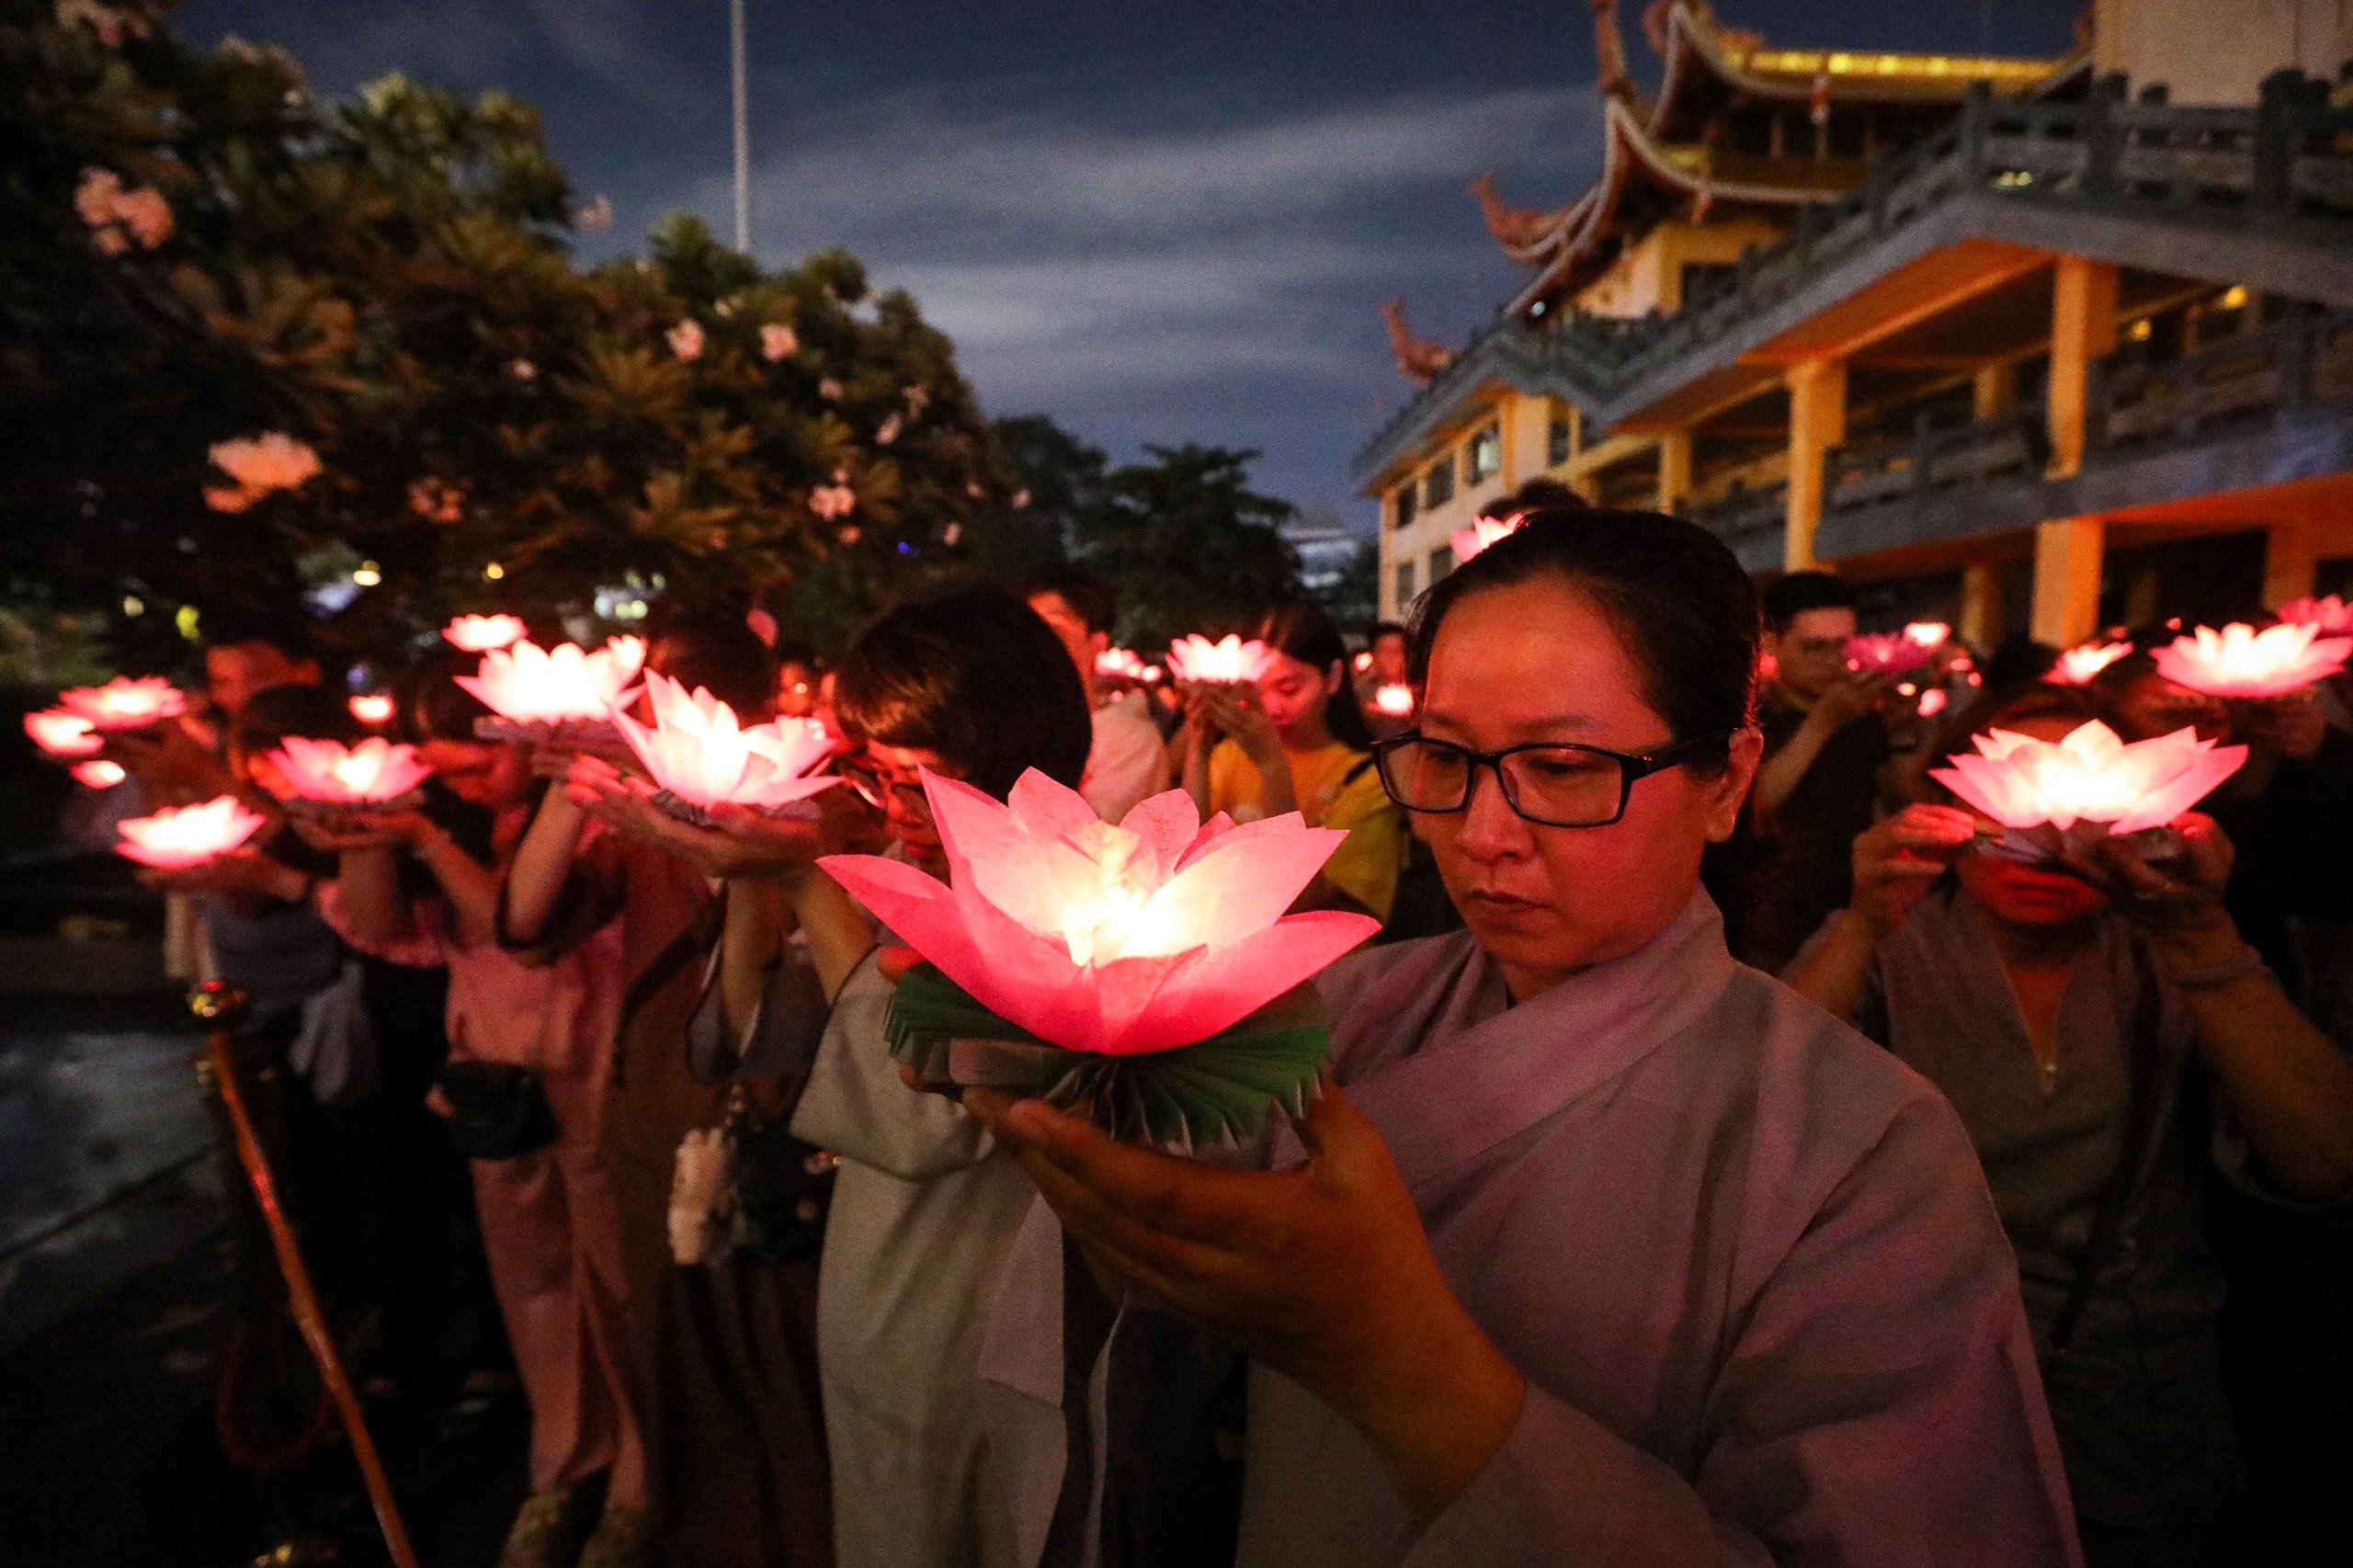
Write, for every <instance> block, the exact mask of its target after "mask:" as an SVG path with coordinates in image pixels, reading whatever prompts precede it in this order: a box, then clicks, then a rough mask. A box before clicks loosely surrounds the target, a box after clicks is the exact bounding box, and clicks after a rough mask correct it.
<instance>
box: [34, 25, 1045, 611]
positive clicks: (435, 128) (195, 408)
mask: <svg viewBox="0 0 2353 1568" xmlns="http://www.w3.org/2000/svg"><path fill="white" fill-rule="evenodd" d="M92 171H97V172H98V178H99V179H100V180H101V181H102V182H104V181H109V180H110V181H111V186H112V187H119V188H121V189H124V190H128V191H131V192H133V193H140V192H152V193H153V197H154V198H156V199H160V202H161V204H162V205H163V207H164V208H165V209H166V210H167V213H168V222H166V223H165V225H164V227H165V228H166V229H167V231H168V232H167V233H163V234H162V235H160V236H153V243H152V244H150V243H148V242H149V240H150V238H151V235H150V234H149V233H133V232H132V231H131V229H130V228H129V227H127V226H126V225H125V224H119V223H112V222H100V221H97V219H95V218H94V217H93V215H92V214H93V211H94V210H95V209H94V208H93V207H92V204H91V203H92V195H91V193H92V189H93V187H92V184H91V181H92V178H93V176H92ZM101 195H103V193H101ZM77 199H78V200H79V201H80V203H81V207H80V209H79V210H77ZM140 199H149V198H145V197H141V198H140ZM102 204H103V203H102V201H101V203H100V205H102ZM573 208H574V195H573V192H572V190H571V187H570V186H569V183H568V181H567V179H566V177H565V176H564V173H563V170H562V168H561V167H560V166H559V165H557V164H556V163H555V161H554V160H553V159H552V158H551V156H550V155H549V153H548V151H547V149H546V147H545V145H544V142H543V140H542V136H541V130H540V122H539V118H538V116H537V114H536V113H535V112H534V111H533V110H531V109H530V108H529V107H528V106H526V105H524V104H521V103H519V102H517V100H515V99H513V98H511V97H506V95H503V94H498V93H489V94H485V95H483V97H480V98H478V99H476V100H475V101H473V102H472V103H466V102H462V101H460V99H458V98H457V97H454V96H452V95H450V94H449V93H446V92H443V91H440V90H438V89H435V88H432V87H428V86H425V85H419V84H417V83H415V82H412V81H409V80H407V79H405V78H404V77H400V76H391V77H387V78H385V79H383V80H381V81H380V82H377V83H374V84H372V85H369V86H368V87H367V88H365V89H363V90H362V91H361V92H360V93H359V94H358V96H357V97H355V98H353V99H352V100H350V101H348V102H342V103H321V102H319V101H318V100H316V99H314V98H313V96H312V95H311V94H310V92H309V91H308V89H307V87H306V86H305V85H304V83H303V80H302V77H301V72H300V70H299V68H298V67H297V66H296V65H295V64H294V62H292V61H290V60H289V59H288V58H287V57H286V56H284V55H283V54H281V53H278V52H277V51H271V50H266V49H256V48H253V47H251V46H247V45H243V44H236V43H232V44H230V45H226V46H224V47H223V48H222V49H220V50H217V51H199V50H194V49H190V48H188V46H186V45H185V44H183V43H182V42H181V41H180V40H177V39H176V37H174V36H173V35H172V33H171V32H170V30H169V28H168V27H167V26H166V25H165V21H164V20H163V18H162V17H161V15H160V14H159V13H158V12H157V11H156V10H155V9H153V8H140V7H136V6H131V5H128V4H115V5H111V6H108V5H99V4H97V3H95V0H66V3H64V4H59V3H57V0H0V429H5V430H6V433H7V441H6V446H7V449H8V452H9V460H8V461H7V462H6V464H0V572H5V573H8V574H17V575H20V576H22V577H26V578H30V579H31V580H34V581H39V582H44V583H48V584H51V585H56V586H57V588H58V590H59V592H60V593H61V594H63V595H64V596H66V597H79V598H80V599H81V600H82V601H83V602H85V603H91V604H102V605H112V604H114V603H115V602H116V601H117V600H119V599H120V598H121V597H123V596H124V595H125V593H126V592H128V593H129V594H131V596H133V597H146V598H150V599H156V600H160V601H162V604H163V606H164V607H165V608H169V607H172V606H175V605H176V604H180V603H189V604H195V605H199V606H201V607H203V608H207V609H210V608H216V607H240V608H242V607H246V606H252V605H257V604H278V605H283V604H284V603H286V602H287V601H288V600H289V599H290V597H292V596H294V595H296V594H298V593H300V592H301V591H303V589H304V587H305V586H306V585H315V584H316V582H317V580H318V578H319V577H320V575H321V571H322V568H321V562H332V563H335V568H336V569H339V570H343V571H345V572H346V573H347V570H348V569H347V567H345V566H344V565H343V563H344V562H354V561H366V562H372V563H374V565H375V566H376V568H377V571H376V573H375V574H374V575H375V576H376V577H377V578H379V579H380V583H379V584H378V585H374V586H369V587H367V588H365V589H364V591H360V592H358V593H357V594H356V595H355V596H354V597H352V598H351V599H350V602H349V604H348V605H347V607H346V608H343V609H342V610H341V611H340V613H339V614H338V615H337V616H336V618H335V630H336V631H337V632H338V633H339V634H340V635H341V638H342V640H343V641H344V642H346V644H347V646H348V647H349V648H351V649H353V650H355V651H356V650H358V649H362V648H365V647H368V646H369V645H371V644H372V645H378V646H381V645H385V644H388V643H391V642H395V641H397V640H398V639H400V638H402V637H404V636H406V635H408V634H411V633H413V632H414V631H415V630H416V629H417V628H419V627H422V626H426V625H430V624H432V623H433V622H434V621H435V620H437V619H438V618H439V617H441V616H443V615H445V614H447V613H449V611H451V610H453V609H460V608H479V607H480V606H481V605H483V604H486V603H489V602H491V601H493V600H495V601H496V602H499V603H502V604H517V605H521V606H524V607H526V608H536V609H541V610H556V611H574V612H576V611H578V610H580V609H581V608H584V607H585V606H586V605H587V604H589V603H590V602H591V599H592V597H593V596H594V594H595V591H596V590H597V588H598V587H599V586H603V585H617V584H620V583H625V582H634V583H638V584H642V585H668V586H669V587H670V588H672V589H673V590H674V591H686V592H694V593H697V594H700V595H705V596H723V597H736V598H752V597H767V596H776V595H780V594H781V593H782V592H784V591H785V590H787V589H789V588H790V587H791V586H792V585H795V584H796V583H802V584H806V583H809V582H812V581H814V580H816V579H817V578H820V577H825V576H831V577H835V578H838V579H840V580H842V581H843V582H845V583H847V584H849V585H852V586H853V587H854V588H856V590H857V592H856V593H855V594H854V595H853V597H858V598H860V599H867V600H870V599H872V598H874V597H879V596H881V595H884V594H886V593H887V592H888V591H890V589H891V587H892V585H894V584H896V583H898V582H900V581H902V580H903V579H904V577H905V576H906V574H907V573H908V572H909V571H910V570H913V569H915V563H920V562H923V561H925V560H927V559H932V558H939V557H943V556H944V555H945V554H946V553H947V552H948V551H949V549H950V547H951V546H952V545H953V544H954V542H955V540H957V538H958V536H959V534H960V533H961V529H962V527H963V525H964V524H965V523H966V522H968V521H969V520H970V519H971V518H972V517H974V515H975V514H976V513H977V512H979V511H980V510H981V509H982V508H983V506H988V505H990V504H992V503H993V502H997V503H1001V502H1002V501H1003V500H1004V498H1005V497H1006V495H1007V494H1009V493H1010V486H1009V484H1008V483H1006V482H1003V481H1001V480H1000V479H999V477H998V469H997V467H996V465H995V461H994V460H993V458H992V455H991V451H990V447H989V442H988V436H987V431H986V429H985V427H984V426H983V422H982V419H981V415H980V413H979V409H978V407H977V404H976V403H975V401H974V399H973V397H972V392H971V389H970V388H969V387H968V386H967V385H966V383H965V382H964V381H963V380H962V378H961V375H960V374H959V372H958V370H957V369H956V365H955V361H954V357H953V351H952V348H951V346H950V345H949V342H948V340H947V339H946V338H945V337H944V336H943V335H940V334H939V333H938V332H937V331H936V330H934V329H933V328H932V327H930V326H929V325H928V324H926V323H925V321H924V320H923V318H922V315H921V313H920V312H919V311H918V310H917V308H916V306H915V302H914V301H912V300H911V299H909V298H908V297H907V296H905V295H904V293H896V292H894V293H890V294H885V295H879V296H878V295H877V294H875V293H874V292H873V291H872V290H870V285H869V283H868V280H867V278H866V276H865V273H864V271H863V269H862V268H861V267H859V265H858V262H857V261H856V260H855V259H854V258H853V257H851V256H847V255H845V254H842V253H839V252H824V253H821V254H819V255H816V256H811V257H809V258H807V259H806V260H804V261H803V262H801V264H800V265H798V266H795V267H788V268H784V269H780V270H775V271H769V270H764V269H763V268H761V267H759V266H758V265H757V264H756V262H755V261H753V260H752V259H751V258H749V257H746V256H742V255H739V254H737V253H735V252H733V251H731V250H729V249H727V248H725V247H723V246H722V245H720V244H717V243H716V242H715V241H714V240H713V239H712V238H711V236H710V233H708V232H707V231H706V230H705V229H704V228H703V226H702V225H701V224H700V223H699V222H696V221H695V220H693V219H691V218H685V217H680V218H675V219H672V220H670V221H668V222H665V224H664V225H663V226H662V227H661V228H660V229H659V230H658V231H657V232H656V233H655V234H654V236H653V243H652V246H651V252H650V254H649V255H647V256H642V257H631V258H627V259H622V260H617V261H613V262H608V263H607V264H605V265H603V266H600V267H594V268H587V267H582V266H580V265H578V264H577V263H576V262H575V260H574V257H573V256H572V252H571V244H572V239H573V222H574V218H573ZM100 216H101V217H103V214H100ZM272 430H277V431H284V432H287V433H288V434H290V435H291V436H293V437H296V438H298V439H299V440H301V441H302V442H304V443H307V444H308V445H309V446H310V447H311V448H313V449H315V451H316V452H317V453H318V454H319V457H320V459H321V460H322V469H321V472H319V473H318V475H317V476H316V477H315V478H313V479H311V480H308V481H306V482H305V483H301V484H300V485H298V486H296V487H294V488H291V489H286V490H280V491H277V492H274V493H271V494H266V495H262V496H260V497H259V498H258V499H254V500H253V501H252V502H251V504H250V505H249V506H244V508H243V509H239V510H233V511H232V510H222V509H220V508H219V507H217V506H211V505H208V503H207V500H206V494H205V493H206V491H207V490H208V489H209V488H217V487H221V486H222V485H223V484H224V483H225V481H224V476H223V474H222V472H221V470H220V469H219V468H218V467H217V466H215V465H214V463H213V462H212V461H211V460H210V459H209V458H208V455H207V454H208V451H209V450H210V449H211V448H212V447H213V446H214V445H215V444H216V443H218V442H222V441H224V440H229V439H232V438H236V437H250V436H253V435H256V434H257V433H260V432H264V431H272ZM168 620H169V618H168V617H165V616H151V617H146V618H142V619H141V620H140V621H139V622H138V623H137V625H138V626H142V627H154V626H157V625H160V624H168Z"/></svg>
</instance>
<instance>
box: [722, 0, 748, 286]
mask: <svg viewBox="0 0 2353 1568" xmlns="http://www.w3.org/2000/svg"><path fill="white" fill-rule="evenodd" d="M727 11H728V17H727V21H728V28H727V30H728V42H729V44H730V46H731V51H732V53H733V78H734V88H735V248H736V249H737V250H739V251H743V252H744V253H745V254H746V255H749V254H750V252H751V249H752V120H751V110H750V105H749V98H750V93H749V90H748V87H747V85H746V82H745V62H744V0H728V7H727Z"/></svg>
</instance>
